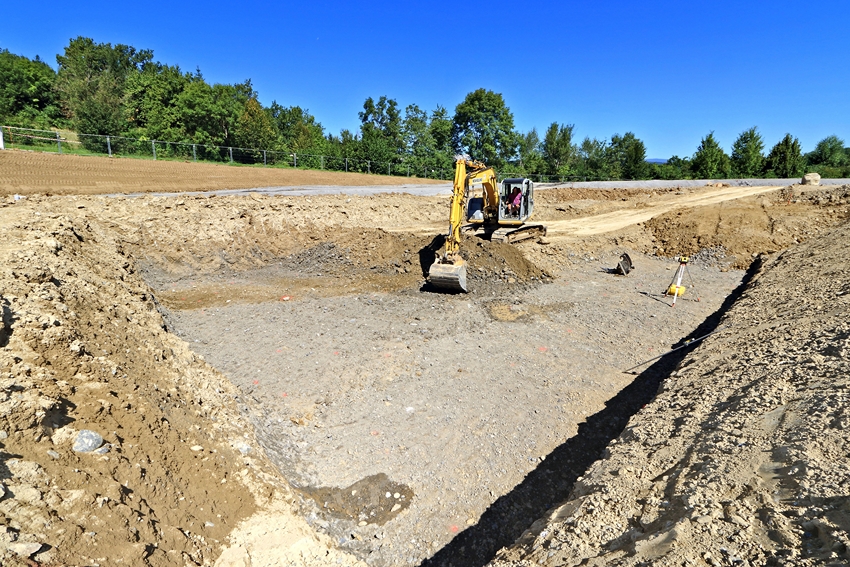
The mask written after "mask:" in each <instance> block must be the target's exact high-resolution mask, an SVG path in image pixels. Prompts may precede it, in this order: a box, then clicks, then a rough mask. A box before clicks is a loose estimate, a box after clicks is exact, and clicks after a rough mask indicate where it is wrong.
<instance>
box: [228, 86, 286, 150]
mask: <svg viewBox="0 0 850 567" xmlns="http://www.w3.org/2000/svg"><path fill="white" fill-rule="evenodd" d="M234 138H235V141H236V143H237V144H238V145H239V146H240V147H242V148H245V149H257V150H269V149H273V148H274V146H275V143H276V142H277V140H278V131H277V128H276V127H275V123H274V121H273V120H272V117H271V116H270V115H269V113H268V112H267V111H266V110H265V109H264V108H263V107H262V106H261V105H260V103H259V101H258V100H257V99H256V98H249V99H248V100H247V101H245V109H244V110H243V111H242V115H241V116H239V120H238V121H237V122H236V132H235V135H234ZM261 157H262V154H255V155H254V158H255V159H258V160H259V159H261Z"/></svg>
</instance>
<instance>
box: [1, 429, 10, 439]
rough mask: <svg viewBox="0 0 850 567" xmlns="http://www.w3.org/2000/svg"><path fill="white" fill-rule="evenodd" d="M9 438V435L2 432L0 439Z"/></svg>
mask: <svg viewBox="0 0 850 567" xmlns="http://www.w3.org/2000/svg"><path fill="white" fill-rule="evenodd" d="M7 437H9V434H8V433H6V431H4V430H0V439H6V438H7Z"/></svg>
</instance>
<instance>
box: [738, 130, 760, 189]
mask: <svg viewBox="0 0 850 567" xmlns="http://www.w3.org/2000/svg"><path fill="white" fill-rule="evenodd" d="M763 152H764V140H762V137H761V134H759V133H758V131H757V130H756V127H755V126H753V127H752V128H750V129H749V130H744V131H743V132H741V134H740V135H739V136H738V139H737V140H735V143H734V144H732V158H731V159H730V161H731V164H732V175H734V176H735V177H759V176H760V175H761V174H762V172H763V171H764V153H763Z"/></svg>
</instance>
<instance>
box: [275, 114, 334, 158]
mask: <svg viewBox="0 0 850 567" xmlns="http://www.w3.org/2000/svg"><path fill="white" fill-rule="evenodd" d="M269 114H270V116H271V118H272V120H274V122H275V125H276V127H277V130H278V132H279V133H280V143H281V146H282V147H283V148H284V149H286V151H290V152H307V151H311V152H321V151H324V150H325V144H326V139H325V132H324V128H322V125H321V124H320V123H319V122H317V121H316V118H315V117H314V116H313V115H312V114H310V111H309V110H307V109H305V108H301V107H300V106H290V107H283V106H281V105H279V104H278V103H277V102H272V104H271V106H270V107H269Z"/></svg>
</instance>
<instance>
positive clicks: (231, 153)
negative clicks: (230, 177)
mask: <svg viewBox="0 0 850 567" xmlns="http://www.w3.org/2000/svg"><path fill="white" fill-rule="evenodd" d="M227 150H228V151H229V152H230V163H233V148H232V147H228V148H227Z"/></svg>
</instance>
